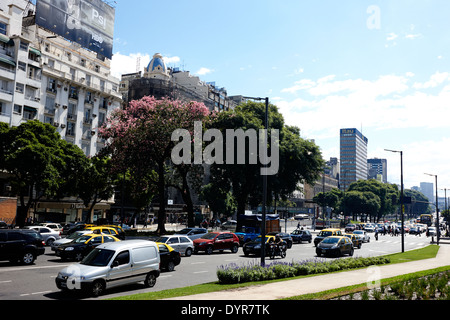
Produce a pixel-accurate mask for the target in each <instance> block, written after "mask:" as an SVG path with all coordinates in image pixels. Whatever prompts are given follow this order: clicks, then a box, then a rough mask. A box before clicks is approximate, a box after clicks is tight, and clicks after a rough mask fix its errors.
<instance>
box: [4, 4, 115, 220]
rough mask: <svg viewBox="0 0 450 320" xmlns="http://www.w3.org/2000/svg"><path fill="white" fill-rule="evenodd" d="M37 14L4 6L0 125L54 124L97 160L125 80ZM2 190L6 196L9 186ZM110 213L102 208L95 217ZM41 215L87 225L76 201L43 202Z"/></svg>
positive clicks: (26, 6)
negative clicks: (40, 21) (103, 127)
mask: <svg viewBox="0 0 450 320" xmlns="http://www.w3.org/2000/svg"><path fill="white" fill-rule="evenodd" d="M96 1H100V0H96ZM41 3H42V2H41ZM38 4H39V3H38ZM102 5H104V4H102ZM35 13H36V6H35V5H34V4H33V3H32V2H31V1H26V0H2V1H0V121H1V122H5V123H8V124H9V125H10V126H19V125H20V124H21V123H23V122H25V121H27V120H30V119H37V120H39V121H41V122H44V123H49V124H51V125H53V126H54V127H55V128H56V130H57V131H58V132H59V134H60V135H61V138H62V139H65V140H66V141H68V142H70V143H73V144H75V145H77V146H79V147H80V148H81V149H82V150H83V152H84V153H85V154H86V155H87V156H93V155H95V154H96V153H97V152H98V151H99V150H100V149H101V148H103V147H104V143H105V141H103V140H102V139H100V137H99V136H98V128H99V127H100V126H101V125H102V124H103V123H104V122H105V121H106V118H107V116H108V114H109V113H110V112H111V111H113V110H114V109H116V108H120V107H121V105H122V96H121V94H120V93H119V83H120V80H119V79H117V78H115V77H113V76H112V75H111V72H110V60H109V59H108V58H106V57H105V56H103V55H102V54H99V53H97V52H94V51H91V50H88V49H85V48H84V47H82V46H81V45H80V44H78V43H77V42H75V41H70V40H67V39H66V38H64V37H62V36H61V35H59V34H58V33H56V32H51V31H50V30H48V29H45V28H43V27H41V26H40V25H39V24H37V23H36V20H37V15H36V14H35ZM0 174H1V173H0ZM4 178H5V177H1V176H0V180H2V179H4ZM0 182H2V181H0ZM0 185H3V187H4V188H2V189H5V190H6V188H5V184H4V181H3V182H2V183H0ZM5 190H0V194H1V193H2V192H5ZM109 208H110V204H109V203H107V202H102V203H100V204H98V205H96V206H95V207H94V210H95V215H98V217H101V216H103V215H104V212H105V210H106V209H109ZM36 209H37V211H36V212H35V213H34V217H35V218H39V219H41V220H42V219H44V220H53V221H62V222H64V221H74V220H77V219H82V218H83V216H82V214H83V212H84V211H85V210H84V205H83V204H82V203H80V201H79V200H78V199H75V198H67V199H63V200H61V201H52V200H50V199H41V201H40V202H39V203H38V204H37V205H36ZM94 219H95V218H94Z"/></svg>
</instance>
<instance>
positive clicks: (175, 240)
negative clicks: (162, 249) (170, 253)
mask: <svg viewBox="0 0 450 320" xmlns="http://www.w3.org/2000/svg"><path fill="white" fill-rule="evenodd" d="M156 242H162V243H165V244H168V245H169V246H171V247H172V248H173V249H174V250H176V251H178V252H179V253H181V254H183V255H185V256H186V257H190V256H191V254H192V251H193V250H194V243H193V242H192V240H191V239H189V238H188V237H186V236H181V235H168V236H162V237H160V238H158V239H157V240H156Z"/></svg>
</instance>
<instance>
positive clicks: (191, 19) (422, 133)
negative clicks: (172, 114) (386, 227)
mask: <svg viewBox="0 0 450 320" xmlns="http://www.w3.org/2000/svg"><path fill="white" fill-rule="evenodd" d="M114 6H115V28H114V44H113V54H114V55H113V58H112V62H111V69H112V73H113V74H114V75H115V76H116V77H119V78H120V75H121V74H125V73H131V72H135V71H136V70H143V68H144V67H146V66H147V65H148V63H149V61H150V59H151V57H152V56H153V54H155V53H161V54H162V55H163V57H164V59H165V61H166V64H167V66H169V67H178V68H180V69H181V70H184V71H189V72H190V73H191V74H193V75H197V76H199V77H200V79H201V80H203V81H206V82H215V84H216V86H218V87H225V88H226V90H227V93H228V95H244V96H252V97H269V98H270V102H271V103H272V104H275V105H276V106H277V107H278V108H279V110H280V112H281V113H282V114H283V116H284V119H285V122H286V124H288V125H295V126H297V127H299V128H300V130H301V136H302V138H304V139H314V141H315V143H316V144H317V145H318V146H319V147H320V149H321V151H322V155H323V158H324V159H325V160H328V159H329V158H330V157H337V158H339V130H340V129H341V128H357V129H358V130H359V131H361V132H362V133H363V134H364V135H365V136H366V137H367V138H368V158H383V159H387V168H388V181H389V182H390V183H396V184H400V176H401V170H400V154H399V153H393V152H388V151H385V149H391V150H397V151H402V152H403V179H404V187H405V188H411V187H413V186H419V185H420V182H432V183H434V182H435V177H434V176H428V175H425V173H429V174H432V175H437V179H438V189H439V190H438V191H439V196H444V191H443V190H441V189H444V188H449V192H448V195H447V196H450V124H449V122H450V65H449V62H450V32H449V31H450V30H449V29H450V19H449V17H450V1H448V0H441V1H439V0H389V1H382V0H370V1H366V0H342V1H335V0H321V1H302V0H276V1H274V0H258V1H256V0H239V1H237V0H227V1H206V0H189V1H187V0H164V1H155V0H116V1H115V4H114Z"/></svg>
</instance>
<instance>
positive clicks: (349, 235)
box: [344, 233, 362, 249]
mask: <svg viewBox="0 0 450 320" xmlns="http://www.w3.org/2000/svg"><path fill="white" fill-rule="evenodd" d="M344 237H347V238H349V239H350V240H352V242H353V247H354V248H358V249H361V246H362V238H361V237H360V236H359V235H358V234H355V233H344Z"/></svg>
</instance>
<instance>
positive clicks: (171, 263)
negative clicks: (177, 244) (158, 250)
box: [166, 261, 175, 272]
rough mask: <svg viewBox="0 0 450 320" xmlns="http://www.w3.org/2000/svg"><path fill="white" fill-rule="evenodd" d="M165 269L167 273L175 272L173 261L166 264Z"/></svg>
mask: <svg viewBox="0 0 450 320" xmlns="http://www.w3.org/2000/svg"><path fill="white" fill-rule="evenodd" d="M166 269H167V271H169V272H171V271H173V270H175V263H173V261H169V263H168V264H167V267H166Z"/></svg>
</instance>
